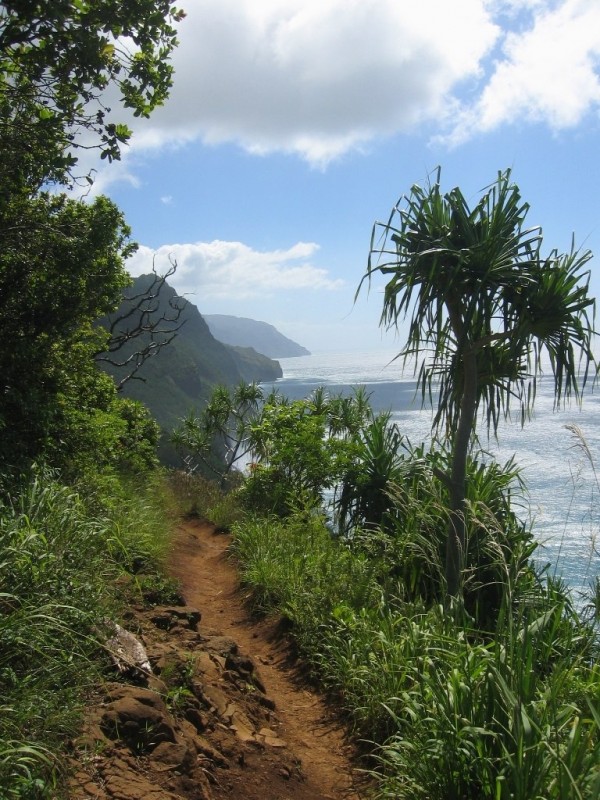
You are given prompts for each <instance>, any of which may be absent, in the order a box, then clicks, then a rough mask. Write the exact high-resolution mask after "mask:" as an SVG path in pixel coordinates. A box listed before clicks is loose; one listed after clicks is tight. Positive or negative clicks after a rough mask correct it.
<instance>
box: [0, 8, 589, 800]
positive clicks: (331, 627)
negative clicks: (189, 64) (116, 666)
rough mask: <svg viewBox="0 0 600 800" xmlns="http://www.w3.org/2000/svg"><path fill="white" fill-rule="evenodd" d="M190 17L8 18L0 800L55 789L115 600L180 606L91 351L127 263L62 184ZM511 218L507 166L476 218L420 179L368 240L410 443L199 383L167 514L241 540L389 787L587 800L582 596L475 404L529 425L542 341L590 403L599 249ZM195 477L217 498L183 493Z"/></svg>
mask: <svg viewBox="0 0 600 800" xmlns="http://www.w3.org/2000/svg"><path fill="white" fill-rule="evenodd" d="M181 17H182V13H181V12H179V11H177V10H176V9H175V8H174V7H171V6H170V4H169V3H166V2H163V0H139V1H138V2H136V3H124V2H120V1H118V0H101V2H94V3H91V2H89V3H88V2H86V0H73V2H71V1H70V0H52V2H49V0H46V2H41V3H40V2H38V3H36V4H27V3H25V4H24V3H14V2H13V3H10V2H9V3H3V4H2V6H1V8H0V144H1V145H2V152H3V154H4V158H3V160H2V165H1V166H0V178H1V180H0V186H1V187H2V189H1V191H0V232H1V233H2V241H3V248H2V253H1V254H0V295H1V296H2V306H1V308H0V341H2V346H1V347H0V375H1V376H2V381H3V383H2V389H1V391H0V693H1V696H2V700H1V701H0V710H1V712H2V713H1V714H0V785H1V787H2V792H3V795H2V796H3V797H6V798H8V800H13V799H14V800H17V799H19V798H20V800H24V799H25V798H27V800H46V798H51V797H52V798H54V797H60V796H61V794H64V786H63V783H64V774H63V770H64V764H65V760H64V754H65V747H66V743H67V742H68V741H69V740H70V738H71V737H72V736H73V735H74V734H75V733H76V731H77V726H78V724H79V712H80V709H81V705H82V701H83V699H84V696H85V693H86V691H89V690H90V689H91V687H93V685H94V683H95V681H96V680H97V679H98V675H99V674H101V671H102V668H103V666H104V665H105V663H106V661H105V659H106V655H105V653H104V650H103V646H102V643H103V642H104V641H105V640H106V634H107V628H108V627H109V620H111V619H113V618H114V617H115V616H117V615H118V613H119V602H120V600H122V597H121V598H120V596H119V592H117V591H116V590H115V586H119V587H121V591H122V592H134V593H136V594H137V596H141V597H151V598H152V600H153V601H154V602H158V601H159V600H160V599H161V598H168V597H170V596H171V595H172V593H173V586H172V585H171V584H170V582H169V581H168V580H166V579H165V578H164V576H162V577H161V576H158V575H157V574H156V570H158V569H160V567H161V563H162V561H163V557H164V553H165V548H166V545H167V539H166V538H165V537H167V536H168V527H169V526H168V518H169V510H168V501H167V496H168V492H167V490H166V489H165V486H166V481H165V478H164V476H163V474H162V473H161V472H160V471H159V470H158V468H157V459H156V455H155V453H156V446H157V442H158V428H157V425H156V423H155V422H154V420H153V419H152V418H151V417H150V415H149V414H148V412H147V411H146V409H145V408H144V407H143V406H142V405H140V404H139V403H137V402H135V400H133V399H131V398H124V397H123V396H121V395H120V394H119V393H118V391H117V387H116V385H115V382H114V381H113V379H112V377H111V376H109V375H107V374H106V373H103V372H101V371H100V370H99V369H98V368H97V364H96V362H95V359H96V357H97V356H98V355H99V354H102V353H106V352H109V351H111V345H110V342H109V338H108V337H109V334H108V332H107V331H106V330H105V329H104V328H103V327H102V324H99V318H101V319H102V320H103V321H106V320H108V321H109V322H108V324H109V326H110V320H111V319H114V316H111V315H114V314H115V313H116V314H117V318H118V314H119V312H118V308H119V304H120V302H121V299H122V296H123V291H124V290H126V289H127V287H128V285H129V282H130V280H129V277H128V275H127V273H126V270H125V267H124V263H125V259H126V257H127V256H128V255H129V254H130V253H131V252H132V251H133V249H134V248H135V245H134V244H133V243H132V242H130V240H129V229H128V227H127V225H126V223H125V220H124V218H123V216H122V214H121V212H120V211H119V210H118V209H117V208H116V207H115V206H114V204H112V203H111V202H110V201H108V200H107V199H106V198H102V197H100V198H97V199H95V200H94V201H93V202H89V203H83V202H79V201H76V200H74V199H72V198H70V197H68V196H66V195H65V194H61V193H57V192H56V188H57V186H73V185H74V184H76V183H77V182H82V183H83V185H87V184H88V183H89V182H91V180H92V178H91V176H90V175H89V174H88V175H85V174H83V175H82V176H78V175H77V170H78V161H77V159H78V153H79V152H80V148H81V147H85V148H86V149H87V148H89V147H95V148H97V149H98V150H99V151H100V153H101V155H102V157H103V158H105V159H107V160H109V161H110V160H112V159H116V158H118V157H119V153H120V147H121V145H122V144H123V143H124V142H126V141H127V139H128V137H129V131H128V130H127V128H126V126H124V125H122V124H120V123H118V121H116V120H113V119H112V117H111V116H110V114H109V112H108V110H107V109H106V108H105V105H104V104H103V101H102V98H103V92H104V91H105V90H106V89H107V88H109V87H112V91H113V92H114V91H116V92H117V93H118V95H119V98H120V99H121V100H122V101H123V102H124V103H125V105H126V106H127V107H130V108H132V109H133V110H134V113H135V114H137V115H147V114H149V113H150V112H151V111H152V109H153V108H154V107H155V106H156V105H157V104H160V103H161V102H162V101H163V100H164V98H165V97H166V95H167V92H168V89H169V86H170V83H171V67H170V65H169V63H168V59H169V55H170V53H171V51H172V48H173V47H174V46H175V44H176V39H175V30H174V28H173V24H174V23H175V22H177V21H178V20H179V19H181ZM122 37H126V38H127V45H126V46H125V44H124V42H123V38H122ZM45 189H46V190H48V191H45ZM50 189H52V191H50ZM526 212H527V206H526V205H525V204H523V203H522V202H521V200H520V196H519V192H518V189H517V187H515V186H514V185H513V184H511V183H510V180H509V174H508V173H503V174H500V175H499V177H498V181H497V183H496V184H495V185H494V186H493V187H492V188H491V189H489V190H488V191H487V192H486V194H485V195H484V196H483V198H482V199H481V201H480V202H479V203H478V204H477V206H476V207H475V209H474V210H471V209H469V207H468V205H467V203H466V202H465V200H464V197H463V195H462V194H461V192H460V190H458V189H455V190H453V191H452V192H450V193H449V194H446V195H442V193H441V190H440V187H439V176H438V182H436V183H435V184H434V185H432V186H429V187H428V188H427V189H426V190H422V189H420V188H418V187H414V188H413V190H412V193H411V195H410V196H409V197H408V198H407V199H406V201H405V204H404V205H402V206H398V207H396V208H395V209H394V211H393V213H392V215H391V217H390V220H389V222H388V223H387V224H386V225H384V226H383V233H384V243H383V245H382V246H381V247H379V246H378V247H375V246H373V248H372V260H371V261H370V263H369V267H368V270H367V275H366V276H365V277H366V278H367V279H370V278H371V276H372V275H373V274H374V273H377V272H381V273H383V274H386V275H389V276H391V277H390V281H389V283H388V286H387V288H386V294H385V301H384V310H383V315H382V320H383V322H385V323H386V324H392V325H395V324H396V323H398V322H399V321H400V320H401V319H403V317H404V316H405V315H406V314H409V315H412V316H411V319H410V327H409V335H408V342H407V347H406V349H405V351H404V355H405V356H413V355H415V354H416V355H417V356H418V355H420V354H421V353H422V352H423V351H424V350H425V351H427V350H430V352H431V354H432V358H431V360H430V361H429V362H428V361H425V362H423V364H422V365H421V367H420V372H419V382H420V386H421V389H422V393H423V398H424V399H425V400H426V399H428V398H429V397H430V396H431V394H432V392H433V389H439V404H438V409H437V415H436V421H435V431H434V433H435V435H434V437H433V440H432V443H431V445H430V446H429V447H426V446H424V445H421V446H418V447H415V446H414V445H413V444H412V443H410V442H409V441H408V440H406V438H405V437H404V436H403V435H402V432H401V431H400V430H399V429H398V427H397V426H396V425H395V424H393V423H392V421H391V419H390V416H389V415H387V414H380V415H377V414H375V413H373V411H372V409H371V408H370V405H369V401H368V397H367V396H366V394H365V392H364V391H363V390H360V389H357V390H356V391H355V392H354V394H352V395H351V396H349V397H344V396H332V395H329V394H327V392H326V391H325V390H324V389H320V390H317V391H316V392H315V393H313V395H312V396H311V397H309V398H306V399H305V400H299V401H294V402H290V401H288V400H286V399H285V398H283V397H281V396H279V395H277V394H271V395H270V396H269V397H266V398H265V397H263V396H262V392H261V391H260V389H259V388H258V387H256V386H255V385H250V386H247V385H241V386H239V387H238V388H236V389H226V388H223V387H218V388H217V389H215V390H214V392H213V394H212V397H210V398H206V399H207V401H208V403H207V405H206V408H205V410H204V411H201V412H200V413H197V412H194V413H193V414H191V415H190V416H188V418H187V419H186V420H184V422H183V423H182V425H181V426H180V429H179V430H178V432H177V434H176V436H175V441H176V443H177V445H178V446H179V447H180V448H182V449H183V450H185V451H186V452H187V454H188V456H189V457H190V459H191V460H190V461H189V463H190V466H191V467H192V469H190V474H187V475H182V474H180V475H178V476H177V480H176V481H175V482H174V494H175V496H176V497H177V498H178V503H179V504H180V506H183V507H186V508H187V510H188V511H189V512H190V513H194V514H196V515H199V516H207V517H210V518H211V519H212V520H213V521H214V522H215V523H216V524H217V525H219V526H220V527H223V528H229V529H231V530H232V531H233V535H234V538H233V551H234V553H235V555H236V556H237V558H238V560H239V562H240V565H241V568H242V570H243V574H244V579H245V581H246V582H247V584H248V585H249V586H251V587H252V589H253V595H254V598H255V602H256V604H257V607H258V608H260V609H262V610H265V611H267V610H270V609H277V610H278V612H279V613H282V614H284V615H285V616H286V617H287V618H288V619H289V620H290V622H291V623H292V630H293V633H294V635H295V636H296V638H297V640H298V642H299V644H300V646H301V648H302V651H303V653H304V655H305V657H306V658H307V660H308V661H309V663H310V664H311V665H312V668H313V669H314V672H315V675H317V676H318V677H319V679H320V680H321V681H322V683H323V685H324V686H326V687H327V688H328V689H329V691H330V692H331V693H332V694H334V695H335V696H336V697H337V698H338V700H339V703H340V705H341V707H342V708H343V709H345V711H346V713H347V714H348V716H349V718H350V719H351V721H352V723H353V725H354V727H355V730H356V733H357V735H358V736H360V737H361V738H362V739H364V740H366V741H370V742H371V743H372V753H371V755H372V760H371V761H370V762H369V763H370V764H371V765H372V766H373V772H374V773H375V774H376V775H377V777H378V796H379V797H381V798H392V797H393V798H420V797H422V798H427V800H436V798H437V799H439V800H470V799H471V798H472V800H475V799H477V800H480V799H481V798H483V799H484V800H538V799H539V800H542V798H544V800H552V799H553V798H556V800H563V799H564V798H566V797H569V798H580V799H581V800H595V798H597V797H598V796H599V795H600V675H599V668H598V664H599V663H600V642H599V639H598V628H597V620H598V615H597V610H598V605H599V603H598V594H599V592H598V581H597V580H596V582H595V584H594V587H593V588H594V595H593V596H592V597H591V598H590V602H589V604H588V607H587V608H586V609H585V611H584V613H583V614H582V615H579V614H577V613H576V612H575V610H574V609H573V607H572V604H571V601H570V598H569V595H568V593H567V592H566V591H565V589H564V587H563V586H562V585H561V584H560V583H559V582H557V581H555V580H551V579H549V578H548V577H547V576H544V575H543V574H539V573H538V572H536V570H535V569H534V567H533V564H532V555H533V553H534V551H535V543H534V541H533V538H532V535H531V531H529V530H528V529H527V528H526V527H525V526H524V525H523V524H522V523H521V522H520V521H519V519H518V517H517V515H516V514H515V511H514V503H515V498H517V497H518V494H519V488H520V485H519V477H518V470H517V469H516V467H515V465H514V464H513V463H512V462H509V463H508V464H506V465H504V466H500V465H498V464H496V463H494V462H491V461H490V460H489V459H485V458H484V457H483V456H482V454H481V453H480V452H479V451H478V449H477V438H476V421H477V417H478V414H481V413H483V415H484V417H485V419H486V421H487V425H488V431H492V432H495V431H496V429H497V425H498V421H499V419H500V418H501V417H502V416H503V415H505V414H508V412H509V410H510V405H511V401H513V402H514V401H516V402H517V404H518V406H519V410H520V412H521V415H522V419H523V420H524V419H525V418H526V416H527V414H528V413H529V410H530V409H531V404H532V402H533V399H534V397H535V378H536V376H537V374H538V373H539V369H540V363H541V362H540V359H541V355H542V352H544V351H545V352H546V353H547V354H549V357H550V364H551V368H552V371H553V374H554V378H555V390H556V393H555V394H556V403H557V404H559V403H561V402H562V401H563V400H564V399H566V398H568V397H570V396H573V397H575V398H578V397H579V396H580V391H581V388H582V386H583V384H584V383H585V380H586V377H587V368H588V367H589V364H590V362H592V361H593V359H592V354H591V351H590V336H591V333H592V330H591V322H590V317H589V316H588V315H591V313H592V311H593V301H592V300H591V299H590V298H589V297H588V293H587V284H586V274H585V273H584V272H583V271H582V270H583V267H584V265H585V264H586V263H587V260H588V259H589V254H588V253H578V252H576V251H574V250H573V251H572V252H571V253H568V254H566V255H558V254H557V253H552V254H551V255H550V256H549V257H547V258H543V257H542V256H541V254H540V252H541V234H540V232H539V231H538V230H534V231H528V230H526V229H525V228H524V221H525V216H526ZM375 256H382V257H383V260H380V261H378V262H375V260H374V259H375ZM167 299H168V298H167ZM190 327H191V326H190ZM204 327H205V328H206V326H204ZM213 341H214V340H213ZM140 346H141V347H143V343H141V344H140ZM134 348H135V345H134ZM220 352H223V351H220ZM123 355H124V356H125V357H127V358H128V357H129V356H130V355H132V353H131V352H129V351H124V352H123ZM133 355H135V351H134V352H133ZM188 355H189V348H187V349H186V347H185V346H184V348H183V356H182V358H183V362H182V364H183V366H182V367H181V371H182V374H181V375H180V376H179V378H180V384H183V388H184V389H185V392H183V393H184V394H185V393H186V392H187V393H188V394H190V393H192V394H196V395H197V396H201V391H200V388H199V387H200V385H202V391H205V388H206V384H207V383H208V384H213V385H214V384H216V383H217V382H220V381H221V376H222V370H225V372H227V374H228V375H229V374H240V363H241V362H240V358H241V355H240V353H239V352H238V353H236V355H235V357H234V356H233V355H229V356H228V358H227V359H225V360H224V361H223V364H221V365H220V367H219V368H217V367H215V362H214V361H213V367H212V368H213V369H214V372H213V373H212V374H211V375H209V376H208V377H209V380H208V381H207V380H206V379H204V382H202V380H201V376H200V375H199V372H198V370H197V364H196V366H192V367H190V369H188V370H186V369H185V364H186V363H189V364H192V360H191V359H188V361H187V362H186V358H187V356H188ZM579 356H581V358H582V360H583V365H584V370H583V375H582V380H581V383H580V382H579V376H578V371H577V370H578V366H579V362H578V357H579ZM252 358H253V359H254V356H252ZM244 364H245V365H246V366H245V367H244V369H253V368H254V367H253V366H251V365H250V366H249V365H248V359H247V358H245V359H244ZM530 373H531V374H530ZM241 374H242V375H243V376H244V377H247V373H246V372H243V370H242V373H241ZM226 377H227V376H226ZM204 378H206V376H204ZM244 459H250V460H251V463H250V469H249V475H248V477H247V478H246V479H245V480H242V479H241V477H240V475H239V474H237V473H236V471H235V465H236V464H237V463H241V462H242V460H244ZM199 461H205V462H206V463H207V465H208V466H209V468H210V469H213V470H217V472H218V474H219V477H220V479H221V480H220V484H221V485H222V486H225V485H227V486H228V487H229V492H228V493H227V494H224V493H223V492H222V491H221V488H220V487H217V486H215V485H213V484H210V483H208V482H207V481H206V479H205V478H202V477H200V476H199V475H197V474H196V472H195V469H194V468H195V466H196V464H197V463H198V462H199ZM123 596H124V595H123ZM180 699H181V698H180V697H179V695H173V696H172V697H171V698H170V701H171V702H172V704H174V705H177V703H178V702H179V700H180Z"/></svg>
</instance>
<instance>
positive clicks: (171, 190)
mask: <svg viewBox="0 0 600 800" xmlns="http://www.w3.org/2000/svg"><path fill="white" fill-rule="evenodd" d="M178 5H181V6H182V7H183V8H184V9H185V10H186V12H187V17H186V19H185V20H184V21H183V22H182V23H181V24H180V26H179V39H180V47H179V48H178V51H177V52H176V54H175V56H174V58H173V63H174V66H175V70H176V74H175V84H174V88H173V91H172V94H171V98H170V100H169V101H168V103H167V104H166V106H165V107H164V108H162V109H160V110H159V111H158V112H156V113H155V114H154V115H153V117H152V118H151V119H150V120H149V121H143V122H138V121H135V122H134V123H131V124H132V127H133V129H134V136H133V139H132V144H131V146H130V147H129V148H128V151H127V153H126V154H125V156H124V158H123V160H122V161H121V162H120V163H117V164H112V165H110V166H109V167H107V168H106V169H105V170H103V171H99V173H98V177H97V181H96V185H95V191H96V192H100V191H101V192H104V193H106V194H108V195H109V196H110V197H112V198H113V199H114V200H115V201H116V202H117V203H118V204H119V206H120V207H121V208H122V209H123V210H124V212H125V215H126V218H127V220H128V222H129V224H130V225H131V227H132V232H133V237H134V239H135V240H136V241H137V242H139V244H140V249H139V251H138V254H137V255H136V256H135V257H134V258H133V259H132V261H131V262H130V265H129V266H130V269H131V271H132V273H133V274H139V273H141V272H144V271H149V269H150V268H151V266H152V262H153V260H154V263H155V265H156V268H157V269H158V270H159V271H162V270H164V269H166V268H167V267H168V262H169V258H172V259H175V260H176V261H177V264H178V269H177V272H176V274H175V275H174V276H173V278H172V279H171V282H172V284H173V285H174V286H175V288H176V289H177V290H178V291H179V292H180V293H182V294H185V295H186V296H187V297H188V298H189V299H190V300H191V301H192V302H194V303H195V304H196V305H197V306H198V308H199V309H200V311H201V312H202V313H205V314H212V313H223V314H233V315H236V316H244V317H252V318H254V319H258V320H264V321H266V322H269V323H271V324H273V325H275V326H276V327H277V328H279V330H281V331H282V332H283V333H284V334H286V335H287V336H289V337H291V338H292V339H294V340H296V341H298V342H299V343H300V344H302V345H304V346H305V347H308V348H309V349H310V350H311V351H313V352H318V351H326V350H332V351H335V350H337V351H346V350H369V349H376V348H380V347H386V348H389V347H394V346H395V341H398V342H399V343H400V342H401V339H400V340H396V339H395V338H394V336H393V335H392V334H389V333H388V334H384V333H382V331H381V329H380V328H379V315H380V312H381V290H382V285H381V284H380V283H378V282H374V283H373V284H372V286H371V289H370V292H367V291H363V292H361V294H360V296H359V298H358V300H357V301H356V303H355V302H354V294H355V291H356V288H357V286H358V284H359V282H360V279H361V277H362V276H363V274H364V271H365V268H366V263H367V257H368V251H369V243H370V237H371V229H372V226H373V223H374V222H375V221H376V220H383V219H386V218H387V216H388V215H389V212H390V210H391V208H392V206H393V205H394V203H395V202H396V201H397V200H398V198H399V197H400V196H401V195H403V194H404V193H407V192H408V191H409V190H410V187H411V185H412V184H414V183H422V182H423V181H425V180H426V178H427V175H428V173H430V172H431V171H432V170H433V169H435V168H436V167H437V166H438V165H440V166H441V167H442V183H443V185H444V187H445V188H447V189H451V188H453V187H454V186H456V185H459V186H460V187H461V189H462V190H463V192H464V193H465V195H466V196H467V197H470V198H471V199H472V200H473V201H474V200H475V199H476V198H477V196H478V194H479V192H480V191H481V190H482V189H483V188H484V187H485V186H487V185H488V184H490V183H491V182H493V181H494V179H495V177H496V174H497V172H498V170H503V169H506V168H509V167H510V168H511V169H512V175H513V179H514V181H515V182H516V183H517V184H518V185H519V187H520V188H521V191H522V195H523V198H524V200H526V201H527V202H529V204H530V206H531V210H530V213H529V217H528V222H529V223H530V224H531V225H538V224H539V225H541V226H542V228H543V232H544V241H545V249H547V250H548V251H550V250H551V249H553V248H555V247H556V248H558V249H559V250H568V249H569V247H570V243H571V235H572V234H573V233H574V234H575V238H576V243H577V245H578V246H581V247H583V248H589V249H591V250H592V251H593V252H595V253H597V254H598V255H597V257H596V258H595V259H594V260H593V261H592V262H591V271H592V281H591V284H592V292H593V294H594V295H595V296H597V297H600V267H599V266H598V263H599V262H598V257H600V213H599V211H600V197H599V191H600V152H599V145H600V136H599V132H600V131H599V129H600V116H599V112H600V2H599V0H453V2H451V3H450V2H448V0H419V2H418V3H415V2H412V1H411V0H182V2H180V3H178Z"/></svg>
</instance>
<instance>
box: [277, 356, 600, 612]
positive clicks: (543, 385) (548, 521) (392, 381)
mask: <svg viewBox="0 0 600 800" xmlns="http://www.w3.org/2000/svg"><path fill="white" fill-rule="evenodd" d="M395 355H396V354H395V353H394V352H390V351H381V352H368V353H367V352H365V353H323V354H315V355H310V356H301V357H298V358H287V359H280V363H281V367H282V369H283V378H281V379H280V380H278V381H277V382H276V383H275V384H273V386H274V387H275V388H277V389H278V390H279V391H281V393H282V394H284V395H286V396H287V397H289V398H290V399H300V398H304V397H307V396H308V395H309V394H310V393H311V392H313V391H314V390H315V389H316V388H317V387H318V386H325V387H326V388H327V389H328V390H329V391H331V392H333V393H340V392H341V393H343V394H349V393H351V392H352V391H353V389H354V388H356V387H359V386H363V387H365V389H366V390H367V392H368V393H369V394H370V401H371V405H372V407H373V408H374V410H376V411H390V412H391V414H392V420H393V421H394V422H396V423H397V424H398V426H399V429H400V432H401V433H402V434H404V435H405V436H407V437H408V439H409V440H410V441H411V443H412V444H420V443H421V442H428V441H430V440H431V426H432V419H433V414H432V410H431V408H430V407H429V408H423V407H422V404H421V396H420V394H417V383H416V378H415V376H414V374H413V371H412V370H411V369H410V368H407V367H406V366H404V365H403V363H402V361H400V360H398V359H396V360H394V358H395ZM270 386H271V384H269V387H270ZM269 387H265V388H269ZM599 402H600V389H597V391H596V392H594V391H593V389H592V388H589V389H586V392H585V395H584V398H583V403H582V404H581V406H579V405H577V404H575V403H572V404H571V405H570V406H567V407H566V408H561V409H560V410H558V411H556V410H554V385H553V381H552V376H551V375H550V374H547V375H544V376H543V377H542V378H541V380H539V382H538V388H537V396H536V400H535V405H534V413H533V417H532V419H530V420H528V421H526V422H525V424H524V425H523V426H522V425H521V421H520V416H519V414H518V413H516V410H515V417H516V419H513V420H508V421H503V422H502V423H501V424H500V426H499V429H498V436H497V440H495V439H494V438H493V437H492V438H491V439H489V440H488V439H487V434H486V432H485V426H483V425H481V426H480V430H479V436H480V444H481V446H482V448H484V449H485V450H486V451H488V452H489V453H490V455H491V456H492V457H493V458H495V459H496V460H497V461H498V462H499V463H500V464H504V463H506V462H507V461H508V460H509V459H510V458H511V457H514V459H515V462H516V464H517V466H518V467H519V468H520V470H521V477H522V479H523V481H524V484H525V487H526V493H525V495H524V496H523V499H522V501H521V502H520V503H519V505H518V506H517V507H516V510H517V513H518V514H519V516H520V518H521V519H522V520H523V522H525V523H527V524H528V525H531V528H532V530H533V533H534V535H535V537H536V539H537V541H538V542H539V547H538V549H537V553H536V561H537V563H538V564H539V565H541V566H544V565H546V564H547V565H548V569H549V571H550V572H551V573H552V574H558V575H561V576H562V577H563V578H564V580H565V581H566V582H567V583H568V584H569V586H570V587H571V588H572V590H573V593H574V597H575V600H576V602H577V604H578V605H581V603H583V602H584V599H583V595H584V593H585V592H586V591H587V590H588V589H589V586H590V584H591V582H592V580H593V578H594V577H595V576H596V575H598V574H600V497H599V494H600V414H599V411H600V408H599V406H598V404H599ZM567 426H576V427H577V429H578V430H579V431H580V434H581V437H577V436H575V435H574V434H573V433H572V431H571V430H569V428H568V427H567ZM584 448H587V452H585V449H584ZM596 468H597V469H598V476H597V475H596V472H595V469H596Z"/></svg>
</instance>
